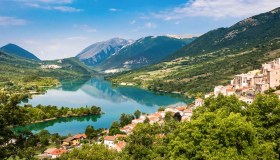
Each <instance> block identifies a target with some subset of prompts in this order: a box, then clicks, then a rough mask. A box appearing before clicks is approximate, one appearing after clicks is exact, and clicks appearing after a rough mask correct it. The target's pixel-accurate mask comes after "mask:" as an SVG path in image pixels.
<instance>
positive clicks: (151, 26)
mask: <svg viewBox="0 0 280 160" xmlns="http://www.w3.org/2000/svg"><path fill="white" fill-rule="evenodd" d="M145 27H146V28H157V25H156V24H154V23H152V22H148V23H146V25H145Z"/></svg>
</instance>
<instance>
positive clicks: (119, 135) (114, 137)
mask: <svg viewBox="0 0 280 160" xmlns="http://www.w3.org/2000/svg"><path fill="white" fill-rule="evenodd" d="M120 137H127V135H124V134H117V135H115V136H106V137H104V140H106V141H114V140H116V139H117V138H120Z"/></svg>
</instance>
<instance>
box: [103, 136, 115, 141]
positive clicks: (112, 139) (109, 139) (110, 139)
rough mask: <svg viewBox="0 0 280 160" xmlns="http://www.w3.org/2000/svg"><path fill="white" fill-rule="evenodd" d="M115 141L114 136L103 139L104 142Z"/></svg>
mask: <svg viewBox="0 0 280 160" xmlns="http://www.w3.org/2000/svg"><path fill="white" fill-rule="evenodd" d="M115 139H116V137H115V136H106V137H104V140H106V141H114V140H115Z"/></svg>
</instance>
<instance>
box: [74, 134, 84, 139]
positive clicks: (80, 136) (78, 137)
mask: <svg viewBox="0 0 280 160" xmlns="http://www.w3.org/2000/svg"><path fill="white" fill-rule="evenodd" d="M73 138H77V139H80V138H87V135H86V134H77V135H75V136H73Z"/></svg>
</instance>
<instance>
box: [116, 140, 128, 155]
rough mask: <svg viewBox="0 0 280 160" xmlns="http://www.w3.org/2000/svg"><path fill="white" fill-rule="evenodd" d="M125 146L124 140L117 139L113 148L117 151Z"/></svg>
mask: <svg viewBox="0 0 280 160" xmlns="http://www.w3.org/2000/svg"><path fill="white" fill-rule="evenodd" d="M125 146H126V142H125V141H118V142H117V143H116V144H115V146H114V149H116V150H117V151H118V152H121V151H122V150H123V149H124V148H125Z"/></svg>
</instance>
